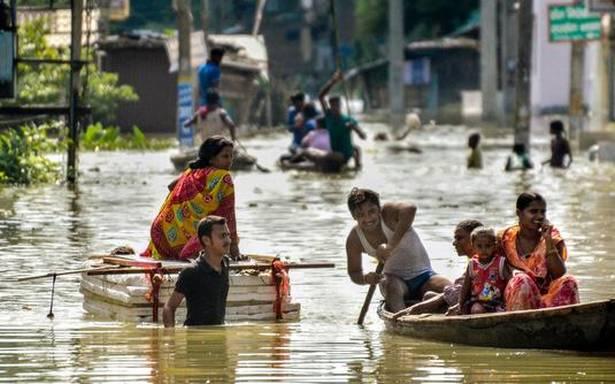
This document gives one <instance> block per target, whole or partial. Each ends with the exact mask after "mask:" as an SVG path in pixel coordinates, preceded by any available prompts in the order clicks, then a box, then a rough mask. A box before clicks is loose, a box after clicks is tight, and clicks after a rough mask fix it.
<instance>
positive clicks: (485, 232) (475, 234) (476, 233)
mask: <svg viewBox="0 0 615 384" xmlns="http://www.w3.org/2000/svg"><path fill="white" fill-rule="evenodd" d="M481 236H483V237H489V238H491V239H493V241H494V242H495V240H496V237H495V231H494V230H493V228H488V227H483V226H480V227H476V228H474V230H473V231H472V234H471V235H470V239H471V240H472V243H474V242H475V241H476V239H478V238H479V237H481Z"/></svg>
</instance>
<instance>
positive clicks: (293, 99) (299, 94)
mask: <svg viewBox="0 0 615 384" xmlns="http://www.w3.org/2000/svg"><path fill="white" fill-rule="evenodd" d="M290 101H291V102H293V103H295V102H298V101H305V94H304V93H303V92H297V93H295V94H294V95H292V96H291V97H290Z"/></svg>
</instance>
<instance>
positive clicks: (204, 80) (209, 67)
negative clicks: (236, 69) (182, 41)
mask: <svg viewBox="0 0 615 384" xmlns="http://www.w3.org/2000/svg"><path fill="white" fill-rule="evenodd" d="M223 57H224V49H222V48H212V50H211V51H209V60H207V63H205V64H202V65H201V66H199V69H198V75H199V106H204V105H207V92H209V91H218V86H219V85H220V75H221V73H220V63H221V62H222V58H223Z"/></svg>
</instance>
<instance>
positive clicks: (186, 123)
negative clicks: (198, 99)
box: [184, 112, 199, 127]
mask: <svg viewBox="0 0 615 384" xmlns="http://www.w3.org/2000/svg"><path fill="white" fill-rule="evenodd" d="M198 117H199V113H198V112H196V113H195V114H194V115H192V117H191V118H190V119H189V120H186V122H185V123H184V127H189V126H191V125H192V124H194V123H196V119H197V118H198Z"/></svg>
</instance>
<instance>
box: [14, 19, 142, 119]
mask: <svg viewBox="0 0 615 384" xmlns="http://www.w3.org/2000/svg"><path fill="white" fill-rule="evenodd" d="M47 32H48V31H47V30H46V29H45V23H44V21H43V19H42V18H39V19H35V20H33V21H32V22H29V23H25V24H24V25H22V26H21V27H20V29H19V55H20V56H21V57H27V58H39V59H68V58H69V56H68V55H69V52H68V49H64V50H61V49H58V48H54V47H51V46H49V44H48V43H47V41H46V39H45V34H46V33H47ZM86 55H90V59H92V57H91V56H92V53H91V52H83V56H84V58H85V56H86ZM17 70H18V74H17V79H18V90H19V94H18V96H17V100H16V101H15V102H16V104H19V105H28V104H67V90H68V78H69V68H68V66H66V65H63V66H60V65H52V64H42V65H37V66H34V65H29V64H19V66H18V67H17ZM86 71H87V76H86ZM81 78H82V79H83V80H84V81H85V79H86V78H87V90H86V93H85V95H84V100H83V103H84V104H89V105H90V106H91V107H92V118H93V120H94V121H101V122H103V124H113V122H114V119H115V117H116V116H115V111H116V110H117V107H118V105H119V104H120V103H125V102H131V101H136V100H138V99H139V97H138V95H137V94H136V93H135V92H134V90H133V88H132V87H131V86H129V85H119V84H118V76H117V74H115V73H109V72H102V71H100V70H98V68H96V65H94V64H88V65H87V66H86V67H84V68H83V69H82V71H81Z"/></svg>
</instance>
